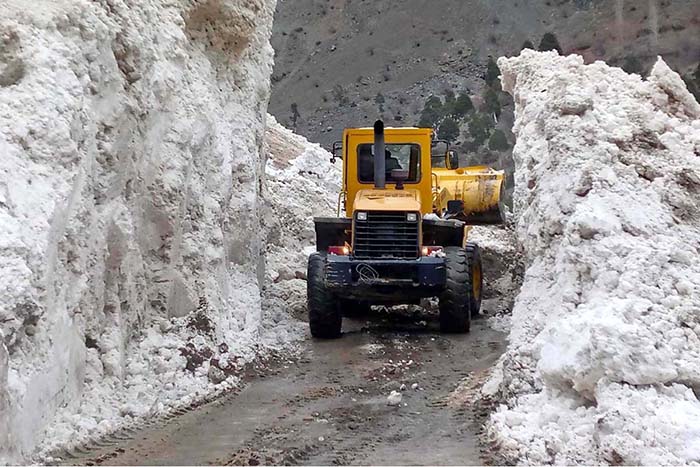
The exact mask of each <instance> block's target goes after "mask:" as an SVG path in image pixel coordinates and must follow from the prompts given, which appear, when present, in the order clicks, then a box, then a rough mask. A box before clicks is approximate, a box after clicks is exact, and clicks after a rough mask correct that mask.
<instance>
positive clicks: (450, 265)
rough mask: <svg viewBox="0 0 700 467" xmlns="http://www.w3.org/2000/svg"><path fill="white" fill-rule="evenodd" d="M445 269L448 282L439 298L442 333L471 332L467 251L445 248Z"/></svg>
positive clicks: (470, 286)
mask: <svg viewBox="0 0 700 467" xmlns="http://www.w3.org/2000/svg"><path fill="white" fill-rule="evenodd" d="M445 268H446V269H447V280H446V283H445V289H444V290H443V291H442V293H441V294H440V297H439V301H440V331H441V332H446V333H465V332H469V327H470V325H471V310H470V307H469V302H470V297H471V290H472V284H471V274H470V269H469V260H468V255H467V250H466V249H464V248H459V247H447V248H445Z"/></svg>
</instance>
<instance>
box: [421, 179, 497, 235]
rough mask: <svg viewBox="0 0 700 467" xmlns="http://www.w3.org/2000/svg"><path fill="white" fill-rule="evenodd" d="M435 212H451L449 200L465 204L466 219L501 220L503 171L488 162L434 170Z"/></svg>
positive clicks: (494, 221)
mask: <svg viewBox="0 0 700 467" xmlns="http://www.w3.org/2000/svg"><path fill="white" fill-rule="evenodd" d="M433 174H434V182H435V186H434V187H433V206H432V207H433V211H434V212H435V213H437V214H439V215H442V214H444V213H445V212H446V211H447V202H448V201H451V200H461V201H462V202H463V203H464V209H463V211H464V212H463V218H464V219H465V220H466V219H469V218H481V219H485V220H489V219H491V221H485V222H484V223H489V224H490V223H498V222H497V221H498V220H500V211H499V201H500V199H501V188H502V186H503V183H504V180H503V171H502V170H494V169H492V168H490V167H488V166H485V165H478V166H472V167H460V168H458V169H454V170H449V169H438V168H434V169H433Z"/></svg>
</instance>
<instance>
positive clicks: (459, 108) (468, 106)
mask: <svg viewBox="0 0 700 467" xmlns="http://www.w3.org/2000/svg"><path fill="white" fill-rule="evenodd" d="M472 110H474V104H473V103H472V100H471V98H470V97H469V94H467V93H462V94H460V95H459V97H458V98H457V100H456V101H455V105H454V112H453V113H454V116H455V117H458V118H463V117H464V116H466V115H467V114H468V113H469V112H471V111H472Z"/></svg>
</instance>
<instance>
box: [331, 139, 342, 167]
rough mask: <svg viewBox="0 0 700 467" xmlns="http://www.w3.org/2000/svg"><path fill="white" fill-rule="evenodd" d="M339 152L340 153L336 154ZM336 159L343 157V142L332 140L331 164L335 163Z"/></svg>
mask: <svg viewBox="0 0 700 467" xmlns="http://www.w3.org/2000/svg"><path fill="white" fill-rule="evenodd" d="M338 154H340V155H338ZM336 159H341V160H342V159H343V142H342V141H334V142H333V146H331V164H335V160H336Z"/></svg>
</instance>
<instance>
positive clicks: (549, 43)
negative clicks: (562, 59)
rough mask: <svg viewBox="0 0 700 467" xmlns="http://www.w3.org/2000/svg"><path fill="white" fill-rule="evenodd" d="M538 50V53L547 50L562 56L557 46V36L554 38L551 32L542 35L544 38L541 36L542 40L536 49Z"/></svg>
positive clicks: (559, 47)
mask: <svg viewBox="0 0 700 467" xmlns="http://www.w3.org/2000/svg"><path fill="white" fill-rule="evenodd" d="M538 50H539V51H540V52H544V51H547V50H556V51H557V52H559V55H561V54H562V51H561V46H560V45H559V41H558V40H557V36H555V35H554V33H551V32H546V33H544V36H542V40H541V41H540V46H539V47H538Z"/></svg>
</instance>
